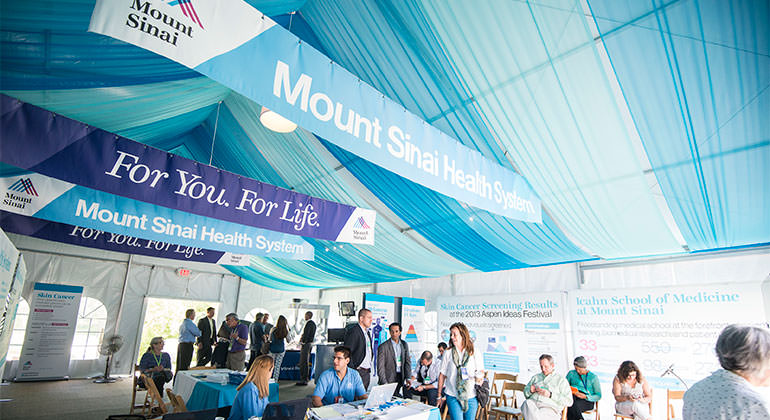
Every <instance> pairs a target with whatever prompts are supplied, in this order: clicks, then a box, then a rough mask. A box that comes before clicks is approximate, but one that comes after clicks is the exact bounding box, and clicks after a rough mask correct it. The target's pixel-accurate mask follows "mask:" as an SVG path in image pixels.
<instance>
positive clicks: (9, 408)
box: [0, 378, 313, 420]
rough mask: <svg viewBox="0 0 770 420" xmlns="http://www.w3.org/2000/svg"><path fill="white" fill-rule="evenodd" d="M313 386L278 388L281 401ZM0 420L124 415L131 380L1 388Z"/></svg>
mask: <svg viewBox="0 0 770 420" xmlns="http://www.w3.org/2000/svg"><path fill="white" fill-rule="evenodd" d="M312 392H313V383H312V382H311V384H310V385H308V386H304V387H300V386H294V382H292V381H282V382H280V384H279V394H280V396H281V401H288V400H293V399H297V398H303V397H306V396H307V395H309V394H311V393H312ZM0 399H11V400H12V401H5V402H0V419H2V420H15V419H24V420H44V419H45V420H51V419H54V420H76V419H77V420H104V419H106V418H107V416H108V415H110V414H127V413H128V412H129V406H130V405H131V378H123V379H122V380H119V381H118V382H115V383H112V384H95V383H93V382H92V381H91V380H87V379H73V380H70V381H51V382H20V383H8V384H4V385H2V386H0Z"/></svg>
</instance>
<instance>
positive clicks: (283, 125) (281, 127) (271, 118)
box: [259, 106, 297, 133]
mask: <svg viewBox="0 0 770 420" xmlns="http://www.w3.org/2000/svg"><path fill="white" fill-rule="evenodd" d="M259 122H261V123H262V125H264V126H265V128H267V129H270V130H273V131H275V132H276V133H291V132H292V131H294V130H295V129H296V128H297V124H295V123H293V122H291V121H289V120H287V119H286V118H284V117H282V116H280V115H278V114H276V113H275V112H274V111H271V110H270V109H268V108H267V107H265V106H263V107H262V111H261V112H260V113H259Z"/></svg>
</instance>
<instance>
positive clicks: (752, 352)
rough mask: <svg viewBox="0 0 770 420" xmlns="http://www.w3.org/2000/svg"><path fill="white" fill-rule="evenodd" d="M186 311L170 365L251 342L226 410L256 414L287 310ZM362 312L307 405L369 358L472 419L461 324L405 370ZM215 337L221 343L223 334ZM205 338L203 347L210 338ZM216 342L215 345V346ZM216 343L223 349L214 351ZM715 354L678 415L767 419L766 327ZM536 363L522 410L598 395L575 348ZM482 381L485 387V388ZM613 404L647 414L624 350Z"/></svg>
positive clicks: (590, 400)
mask: <svg viewBox="0 0 770 420" xmlns="http://www.w3.org/2000/svg"><path fill="white" fill-rule="evenodd" d="M312 315H313V314H312V313H311V312H307V313H306V314H305V320H306V323H305V328H304V330H303V334H302V337H301V339H300V345H301V359H300V370H301V379H300V381H299V382H298V383H297V385H306V384H307V383H308V380H309V367H310V365H309V363H308V362H309V356H310V352H311V349H312V348H311V347H312V346H311V344H312V343H313V340H314V337H315V330H316V326H315V323H314V322H313V321H312V320H311V318H312ZM194 316H195V313H194V311H192V310H189V311H187V313H186V318H185V320H184V321H183V323H182V325H181V326H180V340H179V349H178V353H177V369H178V370H183V369H186V368H188V367H189V365H190V361H191V358H192V345H193V343H194V342H197V345H198V365H199V366H202V365H205V364H206V363H207V362H209V361H211V362H212V363H214V364H215V365H216V366H220V363H219V362H218V361H220V362H221V361H222V360H224V363H222V364H221V367H227V368H230V369H233V370H243V369H244V367H245V349H246V346H247V343H248V344H249V349H250V351H251V357H250V361H251V363H250V368H249V372H248V374H247V376H246V379H245V380H244V381H243V383H241V384H240V386H239V387H238V390H239V392H238V395H237V397H236V400H235V402H234V404H233V408H232V411H231V417H230V418H231V419H236V420H237V419H240V418H244V419H248V418H249V417H250V416H261V414H262V411H263V410H264V407H265V406H266V405H267V395H268V387H267V384H268V381H269V379H270V378H271V377H272V378H274V379H275V380H277V379H278V372H279V371H280V366H281V363H282V360H283V355H284V353H285V350H286V342H287V341H290V340H291V338H290V333H289V328H288V325H287V320H286V318H285V317H284V316H279V317H278V320H277V322H276V325H275V326H272V325H270V324H269V323H268V318H269V315H268V314H262V313H260V314H257V317H256V320H255V322H253V323H252V324H251V326H249V327H247V326H246V325H244V324H242V323H239V320H238V317H237V315H235V314H232V313H231V314H228V315H227V316H226V320H225V322H224V323H223V325H222V326H221V327H220V329H219V331H218V332H217V334H216V336H214V334H213V332H214V326H215V323H214V319H213V317H214V309H213V308H209V310H208V311H207V315H206V316H205V317H203V318H201V319H200V320H199V322H198V324H197V325H195V323H194V322H193V319H194ZM371 326H372V313H371V311H370V310H368V309H361V310H360V311H359V312H358V323H357V324H355V325H353V326H352V327H350V328H348V329H347V331H346V334H345V340H344V345H338V346H336V347H335V348H334V358H333V366H332V367H331V368H329V369H327V370H326V371H323V372H317V373H316V375H317V376H316V381H315V390H314V391H313V394H312V404H313V406H316V407H320V406H323V405H329V404H336V403H343V402H345V403H348V402H353V401H355V400H360V399H365V398H367V396H368V395H367V389H369V385H370V380H371V378H372V373H373V372H372V370H373V369H374V368H375V367H376V372H377V374H376V378H377V380H378V383H379V384H380V385H383V384H390V383H395V384H397V385H396V391H395V395H397V396H401V397H404V398H411V397H413V396H420V397H423V398H424V399H425V401H426V402H427V403H428V404H430V405H434V406H442V405H444V404H445V405H446V406H447V410H448V412H449V416H450V418H451V420H473V419H475V417H476V412H477V409H478V406H479V402H478V399H477V392H483V390H478V391H477V387H478V386H481V385H482V383H483V380H484V378H485V376H486V375H485V373H486V372H485V371H484V364H483V360H482V357H481V352H478V351H476V349H475V348H474V343H473V340H472V339H471V334H470V332H469V331H468V328H467V327H466V326H465V325H464V324H462V323H455V324H453V325H452V326H451V327H450V329H449V332H450V343H449V345H447V344H445V343H440V344H439V345H438V348H437V354H436V355H435V356H434V355H433V353H432V352H431V351H428V350H426V351H423V352H422V354H421V356H420V358H419V361H418V362H417V364H416V368H415V369H414V370H412V365H411V360H410V351H409V345H408V343H407V342H405V341H404V340H402V339H401V333H402V328H401V325H400V324H399V323H398V322H394V323H391V324H390V325H389V327H388V328H389V333H390V338H389V339H388V340H387V341H385V342H382V343H379V345H378V346H377V347H376V348H375V346H374V345H373V343H374V339H373V336H372V329H371ZM223 343H224V344H223ZM163 344H164V343H163V339H162V338H161V337H155V338H153V339H152V341H151V342H150V347H149V348H148V349H147V352H146V353H145V354H144V355H143V356H142V359H141V362H140V367H141V369H142V370H143V371H144V372H145V373H146V374H148V375H149V377H151V378H152V380H153V381H154V382H155V383H156V385H157V386H158V388H159V389H162V386H163V384H164V383H165V382H168V381H170V380H171V378H172V376H173V375H172V374H171V360H170V357H169V355H168V353H164V352H163ZM212 347H213V348H214V350H213V352H212V351H211V348H212ZM220 348H222V349H225V350H220ZM218 350H219V352H220V353H222V352H224V351H226V354H225V357H224V359H222V358H221V356H220V357H219V358H218V356H217V352H218ZM715 351H716V354H717V358H718V360H719V363H720V365H721V366H722V368H723V369H721V370H718V371H716V372H714V373H713V374H712V375H711V376H709V377H707V378H705V379H703V380H702V381H700V382H698V383H696V384H695V385H694V386H693V387H692V388H691V389H690V390H689V391H687V392H686V393H685V396H684V408H683V417H684V419H686V420H695V419H698V420H710V419H763V420H770V411H769V407H768V403H767V402H766V401H765V400H764V399H763V397H762V396H761V394H760V393H759V392H757V391H756V389H755V387H757V386H770V332H768V331H767V330H766V329H762V328H757V327H742V326H736V325H730V326H728V327H726V328H725V329H724V330H723V331H722V333H721V334H720V336H719V339H718V341H717V345H716V349H715ZM539 365H540V372H539V373H537V374H535V375H534V376H532V378H531V379H530V380H529V382H527V384H526V386H525V387H524V398H525V400H524V402H523V404H522V405H521V411H522V414H523V417H524V419H526V420H558V419H561V418H562V412H563V411H565V410H566V417H567V419H568V420H581V419H583V413H584V412H586V411H590V410H592V409H594V408H595V406H596V404H597V402H598V401H599V400H600V399H601V398H602V391H601V383H600V381H599V378H598V376H597V375H596V374H595V373H593V372H591V371H589V369H588V363H587V361H586V358H585V357H583V356H578V357H576V358H575V359H574V361H573V367H574V369H572V370H570V371H569V372H568V373H567V374H566V375H561V374H559V373H557V372H556V369H555V368H556V365H555V362H554V358H553V357H552V356H551V355H549V354H543V355H541V356H540V357H539ZM487 391H488V389H487ZM612 394H613V395H612V396H613V398H614V402H615V404H614V408H615V411H616V412H617V413H619V414H623V415H625V416H629V417H633V418H634V419H635V420H651V419H652V414H651V412H650V408H651V401H652V387H651V385H650V383H649V382H648V381H647V380H646V378H645V377H644V376H643V375H642V372H641V370H640V369H639V366H638V365H637V364H636V363H634V362H633V361H630V360H626V361H624V362H622V363H621V364H620V367H619V368H618V370H617V373H616V375H615V377H614V378H613V381H612Z"/></svg>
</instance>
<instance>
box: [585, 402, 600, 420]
mask: <svg viewBox="0 0 770 420" xmlns="http://www.w3.org/2000/svg"><path fill="white" fill-rule="evenodd" d="M583 414H595V415H596V417H595V419H596V420H599V401H597V402H595V403H594V408H592V409H590V410H586V411H584V412H583Z"/></svg>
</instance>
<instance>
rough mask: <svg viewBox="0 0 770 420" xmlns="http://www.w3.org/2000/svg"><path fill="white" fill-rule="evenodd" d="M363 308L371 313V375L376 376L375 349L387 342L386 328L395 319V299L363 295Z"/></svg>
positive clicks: (372, 294)
mask: <svg viewBox="0 0 770 420" xmlns="http://www.w3.org/2000/svg"><path fill="white" fill-rule="evenodd" d="M364 308H366V309H368V310H370V311H372V327H371V330H372V340H373V341H374V343H373V345H374V353H373V354H372V364H373V366H372V374H373V375H375V376H376V375H377V348H379V346H380V344H382V343H384V342H386V341H388V339H389V338H390V332H389V331H388V326H389V325H390V323H391V322H393V321H394V320H395V319H396V298H394V297H393V296H383V295H376V294H374V293H364Z"/></svg>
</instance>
